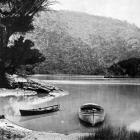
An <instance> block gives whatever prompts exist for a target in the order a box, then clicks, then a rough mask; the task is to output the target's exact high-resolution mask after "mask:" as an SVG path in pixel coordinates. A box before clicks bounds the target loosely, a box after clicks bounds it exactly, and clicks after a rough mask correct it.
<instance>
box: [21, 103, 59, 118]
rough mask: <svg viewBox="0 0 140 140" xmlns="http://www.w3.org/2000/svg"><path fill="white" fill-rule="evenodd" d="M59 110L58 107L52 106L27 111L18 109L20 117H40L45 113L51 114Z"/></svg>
mask: <svg viewBox="0 0 140 140" xmlns="http://www.w3.org/2000/svg"><path fill="white" fill-rule="evenodd" d="M59 109H60V105H52V106H48V107H43V108H37V109H28V110H23V109H20V114H21V116H31V115H40V114H45V113H52V112H55V111H58V110H59Z"/></svg>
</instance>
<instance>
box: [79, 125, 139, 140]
mask: <svg viewBox="0 0 140 140" xmlns="http://www.w3.org/2000/svg"><path fill="white" fill-rule="evenodd" d="M139 139H140V132H135V131H132V132H131V131H128V130H126V128H119V129H114V128H113V127H105V128H101V129H98V130H97V131H96V132H95V134H91V135H89V136H85V137H81V138H79V140H139Z"/></svg>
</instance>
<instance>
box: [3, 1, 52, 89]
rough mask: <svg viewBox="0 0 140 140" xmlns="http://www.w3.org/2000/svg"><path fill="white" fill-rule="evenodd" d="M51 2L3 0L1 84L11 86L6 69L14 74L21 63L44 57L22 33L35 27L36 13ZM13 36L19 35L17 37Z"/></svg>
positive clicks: (31, 63) (38, 60) (31, 62)
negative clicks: (6, 75)
mask: <svg viewBox="0 0 140 140" xmlns="http://www.w3.org/2000/svg"><path fill="white" fill-rule="evenodd" d="M51 4H52V2H50V1H49V0H2V1H0V87H6V86H8V83H7V80H6V77H5V73H7V72H8V73H11V74H13V73H15V72H16V71H17V69H18V68H19V67H20V66H22V65H27V64H28V65H33V64H36V63H38V62H41V61H43V60H44V57H43V55H42V54H41V53H40V52H39V51H38V50H37V49H32V47H33V46H34V43H33V42H32V41H31V40H29V39H24V37H23V35H24V34H25V33H26V32H29V31H32V30H33V29H34V25H33V20H34V16H35V14H36V13H38V12H39V11H42V10H45V9H46V10H48V8H49V5H51ZM13 36H17V37H15V41H13V38H14V37H13ZM11 38H12V42H10V41H11V40H10V39H11Z"/></svg>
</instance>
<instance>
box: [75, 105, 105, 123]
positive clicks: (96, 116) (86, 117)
mask: <svg viewBox="0 0 140 140" xmlns="http://www.w3.org/2000/svg"><path fill="white" fill-rule="evenodd" d="M78 115H79V119H80V120H82V121H84V122H87V123H89V124H91V125H92V126H94V125H95V124H97V123H100V122H103V121H104V118H105V111H104V109H103V108H102V107H101V106H99V105H97V104H94V103H86V104H84V105H82V106H81V107H80V108H79V112H78Z"/></svg>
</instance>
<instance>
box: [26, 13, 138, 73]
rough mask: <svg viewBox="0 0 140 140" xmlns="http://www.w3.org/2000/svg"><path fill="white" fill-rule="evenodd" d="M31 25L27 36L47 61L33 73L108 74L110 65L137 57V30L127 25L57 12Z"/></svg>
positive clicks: (82, 15)
mask: <svg viewBox="0 0 140 140" xmlns="http://www.w3.org/2000/svg"><path fill="white" fill-rule="evenodd" d="M46 15H47V16H46ZM34 24H35V27H36V28H35V31H34V34H28V35H27V37H28V38H32V39H33V40H34V41H35V44H36V45H35V47H36V48H38V49H39V50H40V51H41V52H42V53H43V54H44V56H45V58H46V60H45V61H44V62H43V63H42V64H39V65H36V67H35V68H34V72H35V73H41V74H42V73H43V74H57V73H62V74H63V73H64V74H104V75H110V74H114V73H113V72H111V73H110V70H109V68H110V67H111V66H112V65H113V64H117V63H118V62H120V61H123V60H127V59H130V58H140V29H139V28H138V27H136V26H135V25H131V24H129V23H127V22H123V21H120V20H116V19H111V18H104V17H98V16H91V15H88V14H84V13H76V12H66V11H59V12H57V11H56V12H51V13H48V14H46V13H42V14H41V16H40V17H39V18H37V19H36V20H35V22H34ZM108 70H109V71H108Z"/></svg>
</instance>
